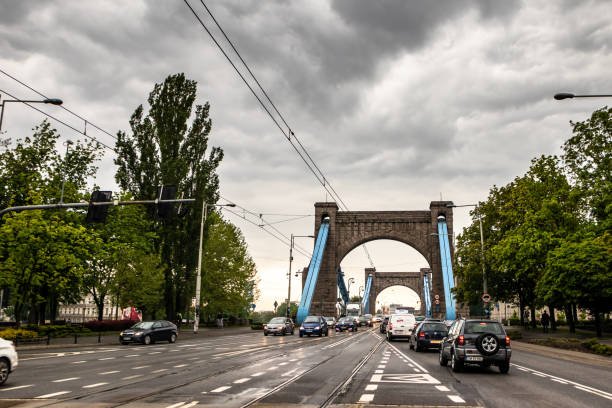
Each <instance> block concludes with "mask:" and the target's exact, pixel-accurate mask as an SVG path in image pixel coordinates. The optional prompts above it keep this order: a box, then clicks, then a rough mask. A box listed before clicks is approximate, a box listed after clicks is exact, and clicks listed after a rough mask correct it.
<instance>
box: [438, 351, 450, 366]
mask: <svg viewBox="0 0 612 408" xmlns="http://www.w3.org/2000/svg"><path fill="white" fill-rule="evenodd" d="M439 360H440V365H441V366H442V367H446V365H447V364H448V358H446V357H444V353H443V352H442V348H440V357H439Z"/></svg>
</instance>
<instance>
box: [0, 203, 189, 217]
mask: <svg viewBox="0 0 612 408" xmlns="http://www.w3.org/2000/svg"><path fill="white" fill-rule="evenodd" d="M195 201H196V200H195V198H183V199H177V200H159V199H157V200H139V201H119V200H113V201H109V202H91V203H58V204H40V205H21V206H17V207H8V208H5V209H3V210H0V218H2V216H3V215H4V214H7V213H9V212H20V211H30V210H57V209H61V208H85V207H87V208H89V207H90V206H93V207H110V206H118V205H137V204H139V205H148V204H173V203H195Z"/></svg>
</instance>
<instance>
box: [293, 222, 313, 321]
mask: <svg viewBox="0 0 612 408" xmlns="http://www.w3.org/2000/svg"><path fill="white" fill-rule="evenodd" d="M295 238H314V235H293V234H291V245H290V246H289V272H288V273H287V277H288V279H289V285H288V286H289V287H288V288H287V317H288V318H289V317H291V261H293V244H294V242H295ZM296 275H297V273H296Z"/></svg>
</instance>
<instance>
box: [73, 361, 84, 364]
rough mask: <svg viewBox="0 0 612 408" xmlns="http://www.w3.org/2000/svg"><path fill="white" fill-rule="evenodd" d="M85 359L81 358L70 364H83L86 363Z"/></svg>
mask: <svg viewBox="0 0 612 408" xmlns="http://www.w3.org/2000/svg"><path fill="white" fill-rule="evenodd" d="M86 362H87V361H85V360H81V361H73V362H72V364H83V363H86Z"/></svg>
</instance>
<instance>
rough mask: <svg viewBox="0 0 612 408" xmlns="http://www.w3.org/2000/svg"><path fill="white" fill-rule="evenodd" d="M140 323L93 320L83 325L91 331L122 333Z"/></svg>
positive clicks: (134, 321) (133, 321)
mask: <svg viewBox="0 0 612 408" xmlns="http://www.w3.org/2000/svg"><path fill="white" fill-rule="evenodd" d="M136 323H138V321H136V320H91V321H89V322H85V323H83V326H85V327H86V328H88V329H89V330H91V331H95V332H101V331H121V330H125V329H129V328H130V327H132V326H133V325H135V324H136Z"/></svg>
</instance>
